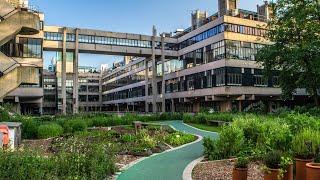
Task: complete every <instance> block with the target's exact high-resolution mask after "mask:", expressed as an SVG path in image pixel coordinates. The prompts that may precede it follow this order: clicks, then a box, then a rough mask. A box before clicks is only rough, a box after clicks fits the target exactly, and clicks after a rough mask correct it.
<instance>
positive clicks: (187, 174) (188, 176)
mask: <svg viewBox="0 0 320 180" xmlns="http://www.w3.org/2000/svg"><path fill="white" fill-rule="evenodd" d="M203 159H204V156H202V157H200V158H198V159H196V160H193V161H192V162H191V163H189V164H188V166H187V167H186V168H185V169H184V170H183V174H182V179H183V180H192V171H193V169H194V167H196V165H197V164H198V163H200V162H201V161H202V160H203Z"/></svg>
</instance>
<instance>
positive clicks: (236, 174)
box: [232, 168, 248, 180]
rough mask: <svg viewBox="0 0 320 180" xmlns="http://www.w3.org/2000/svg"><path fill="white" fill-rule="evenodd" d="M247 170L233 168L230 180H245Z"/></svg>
mask: <svg viewBox="0 0 320 180" xmlns="http://www.w3.org/2000/svg"><path fill="white" fill-rule="evenodd" d="M247 178H248V168H234V169H233V172H232V180H247Z"/></svg>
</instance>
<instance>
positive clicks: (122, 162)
mask: <svg viewBox="0 0 320 180" xmlns="http://www.w3.org/2000/svg"><path fill="white" fill-rule="evenodd" d="M139 158H141V157H137V156H132V155H117V157H116V166H117V167H118V168H119V169H121V168H123V167H124V166H126V165H128V164H130V163H131V162H133V161H135V160H138V159H139Z"/></svg>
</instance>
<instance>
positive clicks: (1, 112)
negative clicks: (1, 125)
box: [0, 106, 11, 122]
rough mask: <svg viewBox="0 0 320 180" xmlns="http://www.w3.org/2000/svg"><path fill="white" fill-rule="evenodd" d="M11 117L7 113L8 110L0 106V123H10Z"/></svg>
mask: <svg viewBox="0 0 320 180" xmlns="http://www.w3.org/2000/svg"><path fill="white" fill-rule="evenodd" d="M10 120H11V117H10V114H9V112H8V110H7V109H6V108H4V107H2V106H0V121H2V122H5V121H10Z"/></svg>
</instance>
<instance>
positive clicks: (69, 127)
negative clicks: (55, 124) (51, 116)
mask: <svg viewBox="0 0 320 180" xmlns="http://www.w3.org/2000/svg"><path fill="white" fill-rule="evenodd" d="M63 129H64V132H65V133H74V132H79V131H86V130H87V123H86V122H85V121H84V120H82V119H74V120H69V121H65V122H64V124H63Z"/></svg>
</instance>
